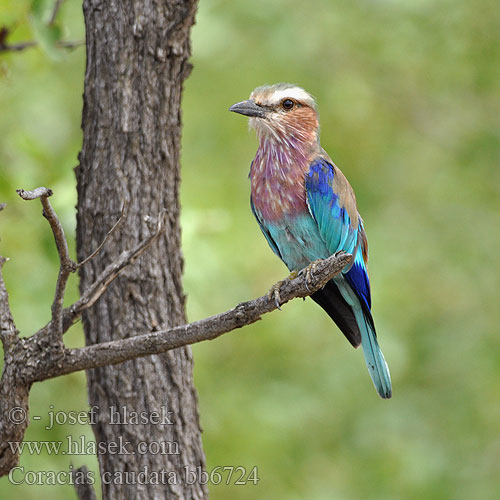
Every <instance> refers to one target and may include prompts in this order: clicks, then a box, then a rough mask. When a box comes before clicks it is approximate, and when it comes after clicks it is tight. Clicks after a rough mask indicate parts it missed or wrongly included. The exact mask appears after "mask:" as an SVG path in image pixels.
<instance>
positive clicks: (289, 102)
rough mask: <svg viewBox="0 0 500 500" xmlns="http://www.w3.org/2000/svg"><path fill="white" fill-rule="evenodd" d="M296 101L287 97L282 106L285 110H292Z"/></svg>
mask: <svg viewBox="0 0 500 500" xmlns="http://www.w3.org/2000/svg"><path fill="white" fill-rule="evenodd" d="M294 104H295V103H294V102H293V101H292V100H291V99H285V100H284V101H283V102H282V103H281V106H282V107H283V109H284V110H285V111H290V110H291V109H292V108H293V105H294Z"/></svg>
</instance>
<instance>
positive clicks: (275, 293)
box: [267, 270, 299, 311]
mask: <svg viewBox="0 0 500 500" xmlns="http://www.w3.org/2000/svg"><path fill="white" fill-rule="evenodd" d="M298 275H299V272H298V271H297V270H294V271H292V272H291V273H290V275H289V276H288V278H285V279H284V280H281V281H278V283H275V284H274V285H273V286H272V287H271V289H270V290H269V292H267V297H268V298H269V299H271V300H272V299H274V303H275V304H276V307H277V308H278V309H279V310H280V311H281V307H280V306H281V296H280V289H281V287H282V286H283V283H285V281H287V280H293V279H295V278H296V277H297V276H298Z"/></svg>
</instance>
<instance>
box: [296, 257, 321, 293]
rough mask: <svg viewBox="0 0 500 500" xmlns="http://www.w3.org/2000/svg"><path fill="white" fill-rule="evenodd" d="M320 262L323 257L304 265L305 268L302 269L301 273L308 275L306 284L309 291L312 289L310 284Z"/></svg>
mask: <svg viewBox="0 0 500 500" xmlns="http://www.w3.org/2000/svg"><path fill="white" fill-rule="evenodd" d="M320 262H321V259H317V260H315V261H313V262H311V263H310V264H309V265H308V266H307V267H304V269H302V270H301V271H300V274H305V275H306V280H305V284H306V288H307V291H308V292H310V291H311V290H310V288H309V284H310V283H311V282H312V281H313V277H314V273H315V272H316V270H317V268H318V264H319V263H320Z"/></svg>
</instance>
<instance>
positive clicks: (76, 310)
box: [34, 212, 166, 338]
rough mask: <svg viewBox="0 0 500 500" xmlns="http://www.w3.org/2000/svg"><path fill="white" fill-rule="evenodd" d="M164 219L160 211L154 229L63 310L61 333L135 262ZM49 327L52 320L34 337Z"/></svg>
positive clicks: (162, 227)
mask: <svg viewBox="0 0 500 500" xmlns="http://www.w3.org/2000/svg"><path fill="white" fill-rule="evenodd" d="M165 219H166V213H165V212H162V213H161V214H160V216H159V218H158V221H157V225H156V230H155V231H154V232H153V233H151V234H150V235H149V236H148V237H147V238H145V239H144V240H142V241H141V242H140V243H138V244H137V246H135V247H134V248H132V249H131V250H126V251H124V252H122V253H121V254H120V255H119V256H118V258H117V259H116V260H115V261H114V262H112V263H111V264H109V265H107V266H106V267H105V268H104V270H103V271H102V272H101V273H100V274H99V276H97V278H96V279H95V281H94V282H93V283H92V284H91V285H90V286H89V287H88V288H87V289H86V290H85V291H84V292H83V293H82V295H81V297H80V298H79V299H78V300H77V301H76V302H75V303H73V304H72V305H71V306H69V307H66V308H65V309H64V310H63V312H62V315H63V324H62V333H65V332H67V331H68V330H69V328H70V327H71V326H72V325H73V324H74V323H75V321H76V320H77V319H78V318H79V317H80V316H81V315H82V313H83V311H85V310H86V309H88V308H89V307H91V306H92V305H93V304H94V303H95V302H96V301H97V300H98V299H99V298H100V297H101V296H102V294H103V293H104V292H105V291H106V290H107V288H108V287H109V285H110V284H111V283H112V282H113V280H115V279H116V278H117V277H118V275H119V274H120V273H121V272H122V271H123V269H125V267H127V266H128V265H130V264H132V263H133V262H135V261H136V260H137V258H138V257H139V256H140V255H141V254H142V253H143V252H144V251H145V250H146V249H147V248H148V247H149V246H150V245H151V243H153V241H154V240H155V239H156V238H157V237H158V236H159V235H160V234H161V232H162V231H163V229H164V227H165ZM115 225H116V224H115ZM111 230H113V229H111ZM51 328H52V321H51V322H49V323H47V324H46V325H45V326H44V327H43V328H41V329H40V330H38V332H37V333H36V334H35V335H34V337H36V338H38V337H39V336H41V335H44V334H45V332H47V331H48V330H50V329H51Z"/></svg>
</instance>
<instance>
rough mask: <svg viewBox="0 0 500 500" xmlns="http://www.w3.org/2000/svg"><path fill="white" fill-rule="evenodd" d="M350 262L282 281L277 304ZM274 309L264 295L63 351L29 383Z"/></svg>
mask: <svg viewBox="0 0 500 500" xmlns="http://www.w3.org/2000/svg"><path fill="white" fill-rule="evenodd" d="M351 260H352V256H351V255H349V254H346V253H343V252H341V253H338V254H336V255H332V256H331V257H329V258H328V259H325V260H323V261H318V262H317V264H316V266H315V271H314V274H313V275H312V276H307V275H306V273H302V274H299V275H298V276H297V277H296V278H293V279H290V278H287V279H285V280H283V281H282V282H280V283H279V288H280V297H281V304H285V303H286V302H288V301H290V300H292V299H294V298H296V297H307V296H309V295H311V294H313V293H314V292H316V291H317V290H319V289H320V288H322V287H323V286H324V285H325V284H326V283H327V282H328V281H329V280H330V279H332V278H333V277H334V276H336V275H337V274H338V273H339V272H341V271H342V269H344V267H345V266H346V265H347V264H349V263H350V262H351ZM273 288H274V287H273ZM277 307H278V304H277V303H276V301H275V299H274V297H272V296H271V294H266V295H263V296H262V297H259V298H257V299H254V300H250V301H248V302H242V303H241V304H238V305H237V306H236V307H235V308H234V309H231V310H229V311H226V312H223V313H220V314H216V315H215V316H210V317H209V318H205V319H202V320H200V321H195V322H193V323H189V324H186V325H182V326H177V327H174V328H170V329H168V330H162V331H158V332H151V333H146V334H142V335H136V336H134V337H129V338H126V339H121V340H114V341H111V342H103V343H100V344H95V345H90V346H87V347H82V348H79V349H66V350H65V351H64V360H63V362H60V360H58V361H57V362H54V363H52V364H51V365H50V366H48V367H47V368H46V369H45V370H44V369H41V368H40V369H38V370H37V371H36V373H34V374H33V376H34V380H33V381H41V380H45V379H47V378H52V377H58V376H60V375H65V374H68V373H72V372H75V371H79V370H89V369H92V368H97V367H99V366H107V365H113V364H117V363H122V362H123V361H127V360H130V359H135V358H138V357H142V356H148V355H151V354H159V353H162V352H166V351H170V350H172V349H176V348H178V347H182V346H185V345H189V344H194V343H196V342H201V341H204V340H213V339H215V338H217V337H219V336H220V335H222V334H224V333H227V332H230V331H232V330H235V329H237V328H241V327H242V326H245V325H250V324H251V323H255V322H256V321H258V320H259V319H260V318H261V316H262V315H263V314H266V313H268V312H271V311H274V310H275V309H277Z"/></svg>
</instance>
